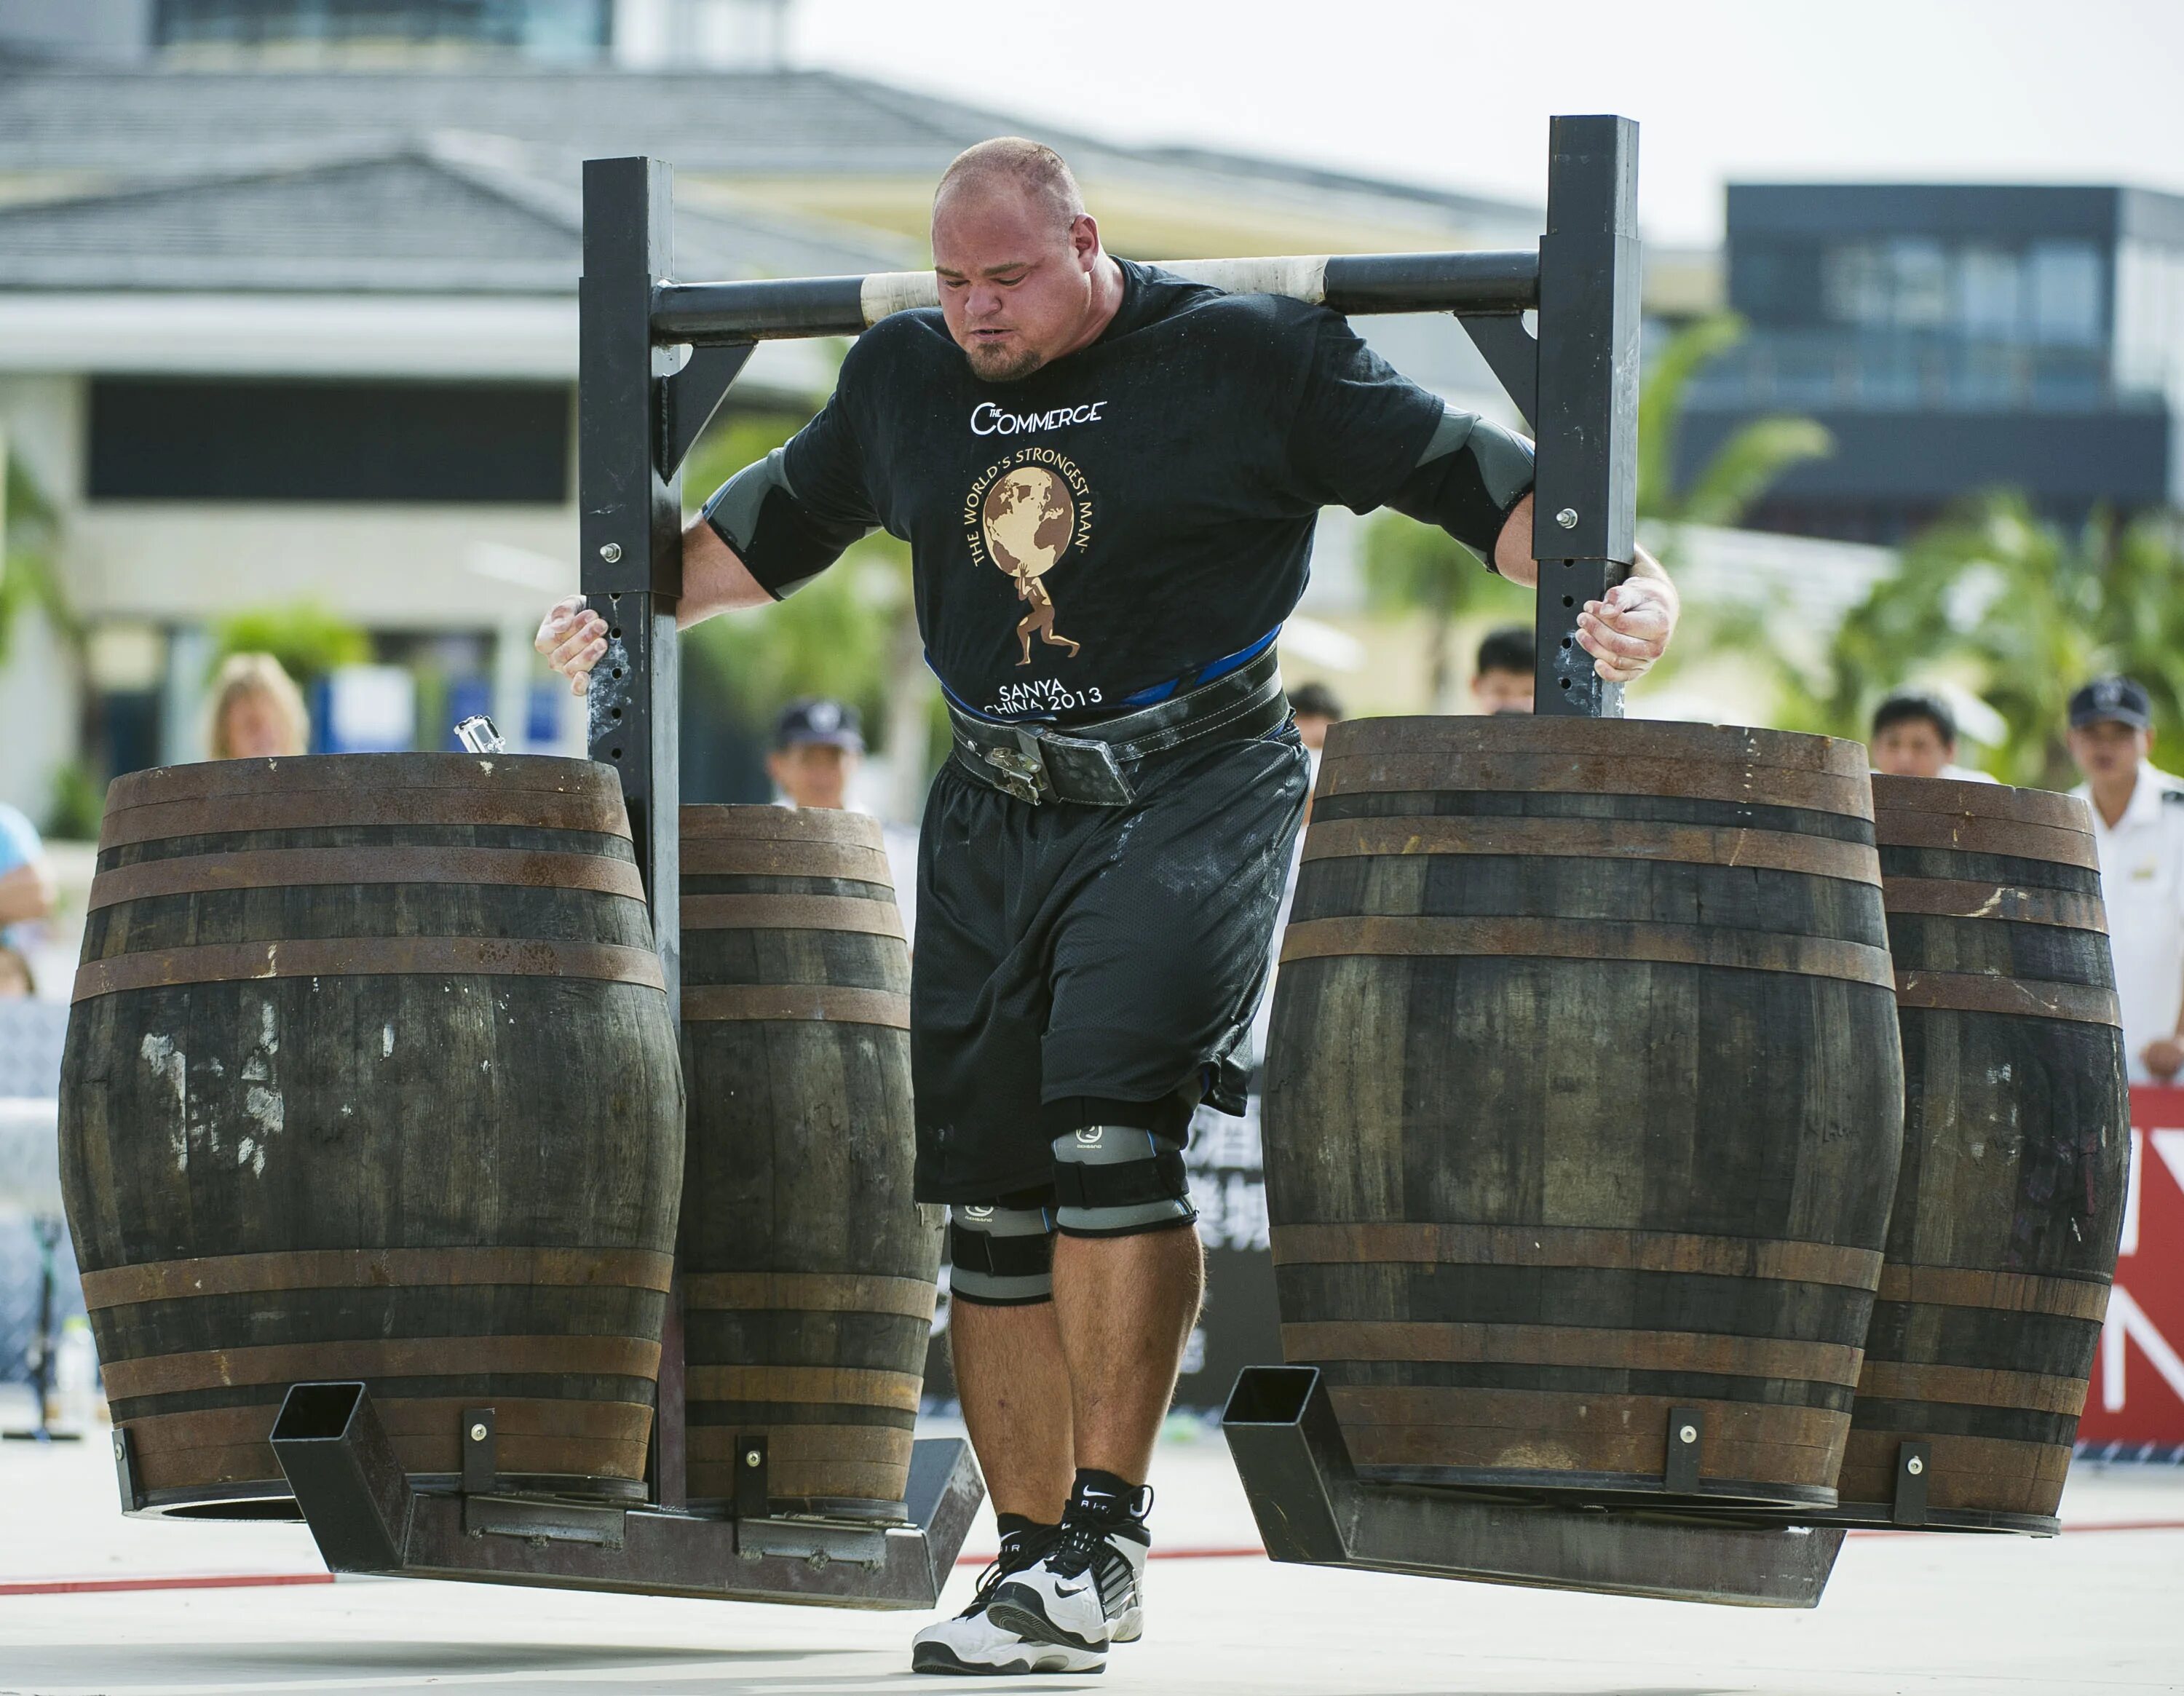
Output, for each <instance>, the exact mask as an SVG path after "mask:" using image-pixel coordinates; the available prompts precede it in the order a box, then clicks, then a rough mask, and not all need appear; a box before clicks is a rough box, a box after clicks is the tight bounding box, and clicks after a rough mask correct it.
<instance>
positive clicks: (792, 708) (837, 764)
mask: <svg viewBox="0 0 2184 1696" xmlns="http://www.w3.org/2000/svg"><path fill="white" fill-rule="evenodd" d="M864 760H865V736H864V726H863V724H862V722H861V720H859V718H858V717H857V709H855V707H852V706H850V705H849V704H848V703H846V702H843V701H829V700H825V699H822V698H818V697H815V696H808V695H807V696H805V698H802V699H800V700H795V701H791V702H790V703H788V705H787V706H785V707H783V709H781V716H780V717H779V718H777V719H776V720H774V724H773V752H772V753H769V754H768V755H766V776H769V777H771V778H772V780H773V787H775V788H776V789H777V790H779V791H780V792H781V794H782V798H783V799H784V800H785V801H787V803H788V804H789V805H790V806H792V807H819V808H824V809H829V810H836V809H841V808H844V807H846V806H847V805H849V794H850V779H851V778H853V777H855V776H856V775H857V768H858V767H859V766H860V765H863V764H864Z"/></svg>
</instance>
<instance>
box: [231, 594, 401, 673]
mask: <svg viewBox="0 0 2184 1696" xmlns="http://www.w3.org/2000/svg"><path fill="white" fill-rule="evenodd" d="M233 653H270V654H271V655H272V656H273V657H274V658H275V659H277V660H279V661H280V662H281V669H282V670H285V671H286V672H287V674H288V675H289V676H291V677H292V678H294V679H295V680H296V681H297V683H298V685H299V686H301V687H305V688H308V687H309V686H310V685H311V684H312V683H314V682H315V681H317V680H318V679H320V678H321V677H323V676H326V674H327V673H328V672H329V671H334V670H339V669H340V668H341V667H342V666H344V665H361V664H365V662H367V661H368V660H370V658H371V638H370V637H369V636H367V635H366V634H365V632H364V631H363V630H362V629H360V628H359V626H355V625H353V624H351V623H349V622H348V620H346V619H344V618H343V617H341V616H340V615H339V614H336V613H331V612H329V611H327V610H326V609H325V608H323V607H320V606H317V605H315V604H313V603H310V602H308V601H299V602H297V603H294V604H292V605H290V606H285V607H258V608H252V609H249V610H248V611H245V612H240V613H237V614H234V615H232V616H231V617H229V618H225V619H222V620H220V623H219V624H218V625H216V626H214V631H213V657H212V663H211V664H210V665H209V667H208V668H207V670H206V674H205V675H206V676H207V677H208V678H209V677H210V676H212V674H213V673H214V672H215V671H217V670H219V669H220V663H221V662H222V661H223V660H225V659H226V658H227V657H228V656H229V655H230V654H233Z"/></svg>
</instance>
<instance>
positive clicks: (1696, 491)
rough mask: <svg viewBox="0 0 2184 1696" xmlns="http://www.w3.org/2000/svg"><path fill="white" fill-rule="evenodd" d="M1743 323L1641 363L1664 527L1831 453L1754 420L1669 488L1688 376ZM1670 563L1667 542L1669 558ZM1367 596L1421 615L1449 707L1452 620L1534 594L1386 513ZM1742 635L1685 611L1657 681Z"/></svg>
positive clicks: (1798, 421) (1648, 493) (1652, 480)
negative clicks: (1697, 652)
mask: <svg viewBox="0 0 2184 1696" xmlns="http://www.w3.org/2000/svg"><path fill="white" fill-rule="evenodd" d="M1744 332H1745V325H1744V320H1742V319H1741V318H1740V317H1738V316H1737V315H1736V314H1735V313H1733V312H1724V313H1717V314H1714V315H1713V316H1712V317H1709V318H1704V319H1701V320H1699V321H1698V322H1697V323H1695V324H1692V325H1689V326H1687V327H1686V328H1685V329H1683V330H1680V331H1678V332H1677V333H1676V334H1675V335H1674V336H1670V337H1669V340H1668V342H1666V343H1665V344H1664V345H1663V347H1662V348H1661V349H1660V350H1659V351H1658V353H1655V354H1654V355H1653V356H1652V359H1650V360H1649V361H1648V363H1647V365H1646V377H1645V381H1644V383H1643V385H1642V386H1641V388H1640V390H1639V395H1638V511H1639V513H1640V514H1641V516H1643V517H1646V518H1652V519H1658V520H1663V521H1665V522H1667V523H1669V524H1679V523H1682V524H1708V525H1733V524H1735V523H1736V522H1737V521H1738V520H1740V519H1741V518H1742V517H1743V515H1744V514H1745V513H1746V512H1747V511H1748V510H1749V509H1751V507H1752V503H1753V502H1755V501H1757V500H1758V498H1760V496H1762V495H1763V494H1764V493H1765V492H1767V490H1768V488H1769V487H1770V486H1771V485H1772V484H1773V483H1774V482H1775V480H1776V479H1777V478H1778V477H1780V475H1782V473H1783V472H1785V471H1786V470H1788V469H1789V468H1790V467H1791V466H1792V465H1794V464H1797V463H1798V462H1799V461H1800V460H1802V459H1817V458H1823V457H1825V456H1826V455H1827V454H1830V453H1833V452H1834V451H1835V439H1834V438H1833V437H1830V435H1829V434H1828V432H1827V431H1826V430H1825V429H1824V428H1822V427H1821V426H1820V425H1819V424H1817V423H1815V422H1814V420H1811V419H1808V418H1791V417H1777V418H1759V419H1754V420H1752V421H1751V422H1750V423H1748V424H1746V425H1743V426H1742V427H1741V428H1740V429H1738V430H1737V431H1735V432H1734V433H1732V434H1731V435H1730V438H1729V439H1728V440H1727V441H1726V442H1723V443H1722V445H1721V446H1720V448H1719V449H1717V450H1716V451H1715V453H1714V454H1713V457H1712V458H1711V459H1708V461H1707V463H1706V464H1704V465H1702V466H1701V467H1700V468H1699V470H1698V473H1697V475H1695V476H1694V477H1693V478H1692V479H1691V483H1690V485H1689V487H1685V488H1684V489H1682V490H1678V489H1677V487H1675V441H1676V431H1677V429H1678V426H1679V425H1680V423H1681V422H1682V419H1683V413H1684V400H1685V393H1686V392H1687V391H1688V390H1689V388H1690V386H1691V379H1692V378H1693V377H1694V376H1696V375H1697V374H1698V373H1699V371H1700V370H1702V369H1703V368H1704V367H1705V365H1706V364H1707V363H1708V361H1709V360H1711V359H1714V358H1716V357H1717V356H1718V355H1719V354H1720V353H1723V352H1724V351H1725V350H1727V349H1728V348H1732V347H1734V346H1736V343H1737V342H1740V341H1741V340H1742V339H1743V337H1744ZM1667 551H1668V552H1669V553H1670V555H1671V558H1672V559H1673V553H1674V548H1673V544H1672V545H1671V547H1670V548H1669V549H1668V550H1667ZM1365 589H1366V598H1367V605H1368V608H1369V609H1371V610H1372V611H1373V612H1375V613H1379V614H1401V613H1408V612H1417V613H1423V614H1424V615H1425V617H1426V620H1427V621H1428V625H1429V630H1430V632H1431V634H1430V637H1429V640H1430V642H1431V643H1432V649H1431V659H1430V668H1431V673H1432V680H1433V681H1432V689H1433V695H1434V703H1435V707H1436V708H1437V709H1446V707H1447V706H1448V705H1449V704H1450V690H1451V683H1452V679H1453V675H1454V671H1455V653H1454V647H1455V632H1456V626H1457V623H1458V621H1460V620H1463V619H1466V618H1469V617H1473V616H1476V615H1479V614H1489V615H1491V616H1493V617H1495V618H1496V619H1497V620H1506V621H1508V622H1513V623H1529V622H1530V621H1531V620H1532V617H1533V611H1534V607H1533V594H1532V591H1531V590H1529V589H1525V588H1519V587H1517V586H1516V585H1514V584H1513V583H1510V582H1507V581H1505V580H1504V579H1502V578H1500V577H1497V576H1494V575H1493V574H1492V573H1490V572H1487V571H1483V570H1480V569H1479V564H1478V561H1477V559H1475V558H1474V555H1473V554H1472V553H1471V552H1470V550H1469V549H1468V548H1465V547H1463V544H1462V543H1460V542H1457V541H1456V540H1455V539H1454V538H1453V537H1450V536H1449V535H1447V534H1446V532H1445V531H1440V530H1439V529H1437V528H1435V527H1434V526H1432V525H1422V524H1418V523H1417V522H1415V521H1414V520H1411V519H1407V518H1405V517H1404V516H1402V514H1400V513H1394V512H1384V513H1382V514H1379V516H1378V517H1377V518H1375V519H1374V520H1373V523H1372V525H1371V526H1370V528H1369V529H1368V531H1367V532H1366V537H1365ZM1744 634H1745V631H1744V629H1743V626H1742V625H1741V624H1740V623H1738V622H1736V614H1735V613H1734V610H1733V609H1702V608H1701V609H1686V613H1685V629H1684V634H1683V638H1682V640H1680V642H1678V643H1677V645H1676V648H1675V649H1674V651H1673V652H1672V653H1671V655H1670V657H1669V659H1668V660H1664V661H1663V663H1662V664H1661V665H1659V666H1658V667H1656V668H1655V670H1656V675H1663V674H1665V673H1666V672H1667V671H1668V670H1669V669H1670V668H1671V664H1672V662H1680V661H1681V660H1684V659H1687V658H1688V657H1689V655H1690V653H1691V651H1692V650H1694V649H1695V648H1702V647H1709V646H1712V647H1719V646H1723V645H1724V644H1726V643H1729V642H1732V641H1736V640H1738V639H1741V637H1743V635H1744Z"/></svg>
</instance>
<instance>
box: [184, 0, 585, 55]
mask: <svg viewBox="0 0 2184 1696" xmlns="http://www.w3.org/2000/svg"><path fill="white" fill-rule="evenodd" d="M609 13H610V0H157V3H156V5H155V8H154V10H153V26H152V27H153V41H154V42H156V43H157V44H159V46H161V47H176V48H182V49H186V50H187V49H190V48H214V49H220V48H253V47H275V48H288V49H296V48H304V49H320V50H331V51H337V52H338V51H340V50H342V49H344V48H357V49H368V48H383V47H389V46H396V47H401V46H412V47H466V46H467V47H486V48H500V49H514V50H515V51H517V52H520V53H522V54H523V55H524V56H525V57H527V58H591V57H595V56H596V55H598V54H599V53H600V52H601V51H602V50H603V49H604V47H605V46H606V44H607V25H608V21H609Z"/></svg>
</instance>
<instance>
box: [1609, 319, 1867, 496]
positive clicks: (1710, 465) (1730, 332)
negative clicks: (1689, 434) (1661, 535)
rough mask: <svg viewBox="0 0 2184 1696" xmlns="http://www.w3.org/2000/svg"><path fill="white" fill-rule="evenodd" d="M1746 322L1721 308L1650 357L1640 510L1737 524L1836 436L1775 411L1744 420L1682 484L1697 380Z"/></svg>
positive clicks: (1641, 435) (1641, 429) (1829, 448)
mask: <svg viewBox="0 0 2184 1696" xmlns="http://www.w3.org/2000/svg"><path fill="white" fill-rule="evenodd" d="M1745 330H1746V325H1745V322H1744V320H1743V319H1742V318H1741V317H1739V316H1738V315H1737V314H1736V313H1734V312H1717V313H1714V314H1712V315H1711V316H1709V317H1706V318H1702V319H1700V320H1697V322H1696V323H1693V324H1690V325H1685V327H1684V328H1683V329H1681V330H1680V331H1677V332H1676V333H1675V334H1674V336H1670V337H1669V339H1668V341H1667V342H1664V343H1663V345H1662V347H1661V348H1660V351H1659V352H1658V353H1655V354H1654V355H1653V356H1652V359H1651V360H1650V361H1649V362H1648V364H1647V366H1646V376H1645V381H1644V382H1643V384H1642V385H1641V386H1640V388H1639V391H1638V515H1639V517H1641V518H1648V519H1655V520H1659V521H1660V522H1662V523H1663V524H1667V525H1679V524H1713V525H1734V524H1736V523H1737V522H1738V521H1739V520H1741V519H1742V518H1743V516H1744V514H1746V513H1747V512H1749V511H1750V510H1751V509H1752V504H1753V503H1754V502H1756V501H1758V498H1760V497H1761V496H1762V495H1763V494H1765V493H1766V492H1767V491H1768V490H1769V488H1771V487H1773V486H1774V484H1775V482H1776V481H1777V480H1778V479H1780V476H1781V475H1782V474H1783V473H1784V472H1785V471H1786V470H1789V469H1790V468H1791V466H1792V465H1794V464H1797V463H1798V462H1799V461H1800V460H1803V459H1825V458H1826V457H1827V456H1828V455H1829V454H1830V453H1834V452H1835V451H1836V443H1835V437H1832V436H1830V434H1829V433H1828V431H1827V430H1826V428H1825V426H1824V425H1820V424H1819V423H1817V422H1816V421H1814V420H1812V419H1809V418H1799V417H1796V416H1792V415H1787V414H1774V415H1770V416H1769V417H1765V418H1755V419H1752V420H1748V421H1747V422H1746V423H1744V424H1741V425H1738V426H1737V428H1736V430H1734V431H1731V432H1730V436H1729V438H1728V440H1726V441H1725V442H1723V443H1722V444H1721V446H1720V447H1719V448H1715V449H1714V451H1713V454H1712V455H1711V456H1710V457H1709V458H1708V460H1707V462H1706V464H1703V465H1702V466H1700V467H1699V469H1698V471H1697V474H1696V475H1693V476H1692V478H1691V481H1690V482H1689V483H1687V484H1685V486H1684V487H1682V488H1680V489H1679V488H1678V487H1676V482H1675V452H1676V437H1677V435H1678V434H1679V432H1680V430H1681V428H1682V425H1683V418H1684V404H1685V401H1686V399H1687V398H1689V392H1690V389H1691V379H1692V378H1694V377H1696V376H1697V375H1698V374H1699V372H1700V371H1701V370H1703V369H1704V368H1705V367H1706V366H1708V364H1712V363H1713V361H1714V360H1715V359H1719V358H1720V357H1721V355H1723V354H1724V353H1727V352H1728V351H1729V350H1730V348H1734V347H1735V346H1736V344H1737V343H1738V342H1741V341H1742V340H1743V339H1744V336H1745Z"/></svg>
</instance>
